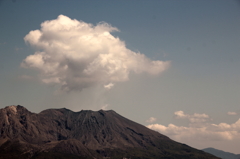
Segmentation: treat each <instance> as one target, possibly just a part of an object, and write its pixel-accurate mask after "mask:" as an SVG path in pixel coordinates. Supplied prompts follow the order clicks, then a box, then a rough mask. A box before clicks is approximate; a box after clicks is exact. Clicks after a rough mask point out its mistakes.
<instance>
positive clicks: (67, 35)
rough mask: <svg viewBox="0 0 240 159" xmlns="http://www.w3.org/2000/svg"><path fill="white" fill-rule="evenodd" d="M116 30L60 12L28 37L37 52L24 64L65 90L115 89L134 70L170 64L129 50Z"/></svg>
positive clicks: (157, 68) (161, 68)
mask: <svg viewBox="0 0 240 159" xmlns="http://www.w3.org/2000/svg"><path fill="white" fill-rule="evenodd" d="M113 31H118V29H117V28H116V27H112V26H111V25H109V24H108V23H105V22H101V23H98V24H97V25H96V26H94V25H92V24H89V23H85V22H83V21H78V20H76V19H70V18H69V17H67V16H64V15H59V16H58V18H57V19H54V20H49V21H45V22H43V23H42V24H41V29H40V30H34V31H30V32H29V33H28V34H27V35H26V36H25V38H24V40H25V42H27V43H29V44H30V45H31V46H33V47H34V48H35V49H36V52H35V53H34V54H33V55H29V56H28V57H26V59H24V61H23V62H22V64H21V66H22V67H25V68H31V69H35V70H37V71H39V72H40V74H41V75H40V79H41V80H42V81H43V82H44V83H46V84H48V83H53V84H58V85H60V86H61V88H62V90H64V91H72V90H78V91H81V90H82V89H83V88H87V87H91V86H94V85H103V86H104V85H105V86H106V88H111V87H112V86H113V85H112V84H111V85H108V84H110V83H117V82H124V81H127V80H128V79H129V74H130V73H131V72H134V73H142V72H147V73H149V74H151V75H157V74H160V73H161V72H163V71H165V70H166V69H167V68H168V67H169V65H170V62H168V61H166V62H164V61H152V60H150V59H149V58H147V57H146V56H145V55H144V54H141V53H139V52H133V51H131V50H129V49H127V48H126V45H125V43H124V41H122V40H120V39H119V38H118V37H114V36H113V35H111V32H113Z"/></svg>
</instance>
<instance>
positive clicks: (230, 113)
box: [227, 112, 237, 115]
mask: <svg viewBox="0 0 240 159" xmlns="http://www.w3.org/2000/svg"><path fill="white" fill-rule="evenodd" d="M227 114H228V115H237V113H236V112H228V113H227Z"/></svg>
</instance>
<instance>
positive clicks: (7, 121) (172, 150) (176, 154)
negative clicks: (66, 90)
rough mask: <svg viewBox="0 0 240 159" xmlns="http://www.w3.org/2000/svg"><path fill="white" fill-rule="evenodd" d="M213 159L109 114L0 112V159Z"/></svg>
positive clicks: (17, 108)
mask: <svg viewBox="0 0 240 159" xmlns="http://www.w3.org/2000/svg"><path fill="white" fill-rule="evenodd" d="M21 158H24V159H27V158H29V159H45V158H50V159H51V158H56V159H65V158H66V159H67V158H68V159H69V158H72V159H88V158H89V159H93V158H95V159H104V158H105V159H106V158H111V159H123V158H131V159H135V158H136V159H137V158H138V159H155V158H156V159H160V158H165V159H167V158H169V159H170V158H171V159H174V158H176V159H181V158H182V159H183V158H184V159H186V158H198V159H200V158H201V159H210V158H211V159H217V157H215V156H213V155H210V154H208V153H205V152H203V151H201V150H197V149H194V148H191V147H189V146H187V145H186V144H182V143H178V142H175V141H173V140H171V139H170V138H168V137H167V136H164V135H162V134H160V133H158V132H156V131H153V130H150V129H148V128H147V127H145V126H143V125H140V124H138V123H136V122H133V121H131V120H129V119H127V118H125V117H123V116H121V115H119V114H117V113H116V112H115V111H113V110H108V111H104V110H99V111H91V110H82V111H79V112H73V111H71V110H69V109H66V108H62V109H47V110H44V111H42V112H40V113H38V114H37V113H32V112H30V111H28V110H27V109H26V108H25V107H23V106H19V105H18V106H7V107H5V108H3V109H0V159H21Z"/></svg>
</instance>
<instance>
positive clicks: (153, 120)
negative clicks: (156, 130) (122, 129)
mask: <svg viewBox="0 0 240 159" xmlns="http://www.w3.org/2000/svg"><path fill="white" fill-rule="evenodd" d="M155 121H157V118H154V117H150V118H149V119H148V120H146V122H147V123H153V122H155Z"/></svg>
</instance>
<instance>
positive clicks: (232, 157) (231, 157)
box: [203, 148, 240, 159]
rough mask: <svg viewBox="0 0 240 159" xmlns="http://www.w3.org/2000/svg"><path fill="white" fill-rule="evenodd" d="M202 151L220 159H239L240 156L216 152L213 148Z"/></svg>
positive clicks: (220, 151)
mask: <svg viewBox="0 0 240 159" xmlns="http://www.w3.org/2000/svg"><path fill="white" fill-rule="evenodd" d="M203 151H205V152H207V153H210V154H212V155H214V156H218V157H220V158H222V159H240V154H238V155H236V154H234V153H230V152H225V151H222V150H217V149H214V148H206V149H203Z"/></svg>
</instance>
